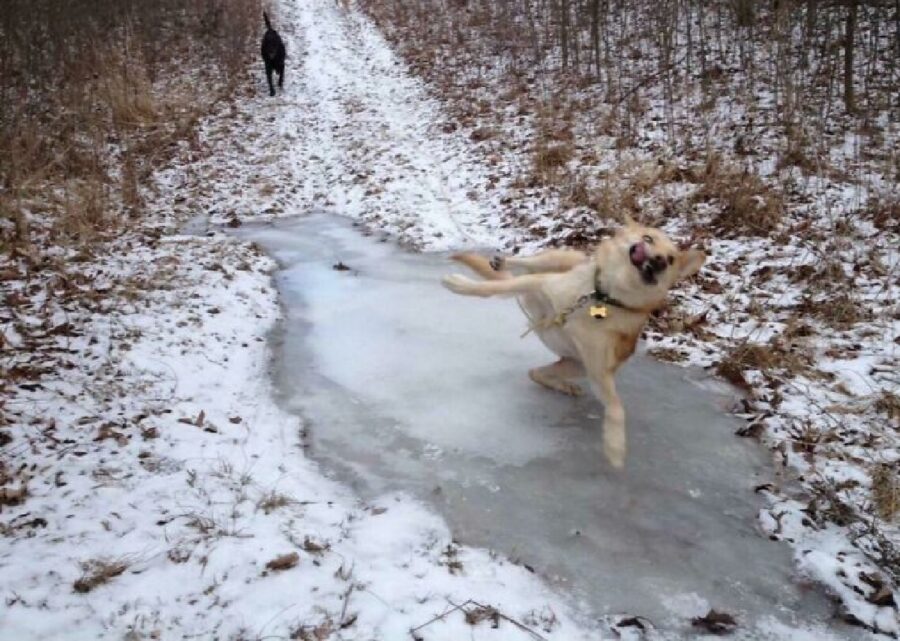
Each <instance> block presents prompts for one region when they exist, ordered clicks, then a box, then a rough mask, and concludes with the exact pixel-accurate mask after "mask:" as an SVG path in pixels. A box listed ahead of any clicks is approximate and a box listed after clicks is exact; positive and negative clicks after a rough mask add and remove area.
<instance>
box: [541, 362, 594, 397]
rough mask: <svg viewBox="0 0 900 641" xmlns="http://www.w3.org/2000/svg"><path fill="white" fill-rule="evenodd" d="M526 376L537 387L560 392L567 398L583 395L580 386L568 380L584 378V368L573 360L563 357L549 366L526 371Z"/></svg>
mask: <svg viewBox="0 0 900 641" xmlns="http://www.w3.org/2000/svg"><path fill="white" fill-rule="evenodd" d="M528 376H529V378H531V380H533V381H534V382H535V383H537V384H538V385H543V386H544V387H546V388H548V389H552V390H555V391H557V392H562V393H563V394H567V395H569V396H581V395H582V394H584V390H583V389H581V386H580V385H578V384H577V383H573V382H572V381H571V380H570V379H573V378H581V377H582V376H584V367H582V365H581V363H579V362H578V361H576V360H575V359H574V358H568V357H566V356H564V357H562V358H560V359H559V360H558V361H556V362H555V363H551V364H550V365H544V366H543V367H535V368H534V369H531V370H528Z"/></svg>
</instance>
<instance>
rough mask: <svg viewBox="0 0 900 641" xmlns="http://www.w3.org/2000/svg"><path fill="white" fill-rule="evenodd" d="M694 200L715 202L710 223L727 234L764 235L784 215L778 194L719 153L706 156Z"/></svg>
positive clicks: (755, 175) (769, 232) (767, 233)
mask: <svg viewBox="0 0 900 641" xmlns="http://www.w3.org/2000/svg"><path fill="white" fill-rule="evenodd" d="M700 179H701V182H700V186H699V188H698V189H697V191H696V192H695V194H694V197H693V200H694V201H695V202H707V203H714V204H715V205H717V206H718V208H719V211H718V213H717V214H716V215H715V216H714V217H713V220H712V223H713V225H714V226H715V227H716V228H717V230H718V231H719V232H720V233H723V234H725V235H726V236H735V235H739V234H747V235H750V236H766V235H769V234H771V233H772V232H773V231H775V229H776V228H777V227H778V225H779V223H780V222H781V219H782V217H783V216H784V201H783V199H782V196H781V194H780V193H779V192H778V191H776V190H775V189H774V188H773V187H771V186H769V185H767V184H766V183H765V182H764V181H763V180H762V178H760V177H759V175H757V174H756V173H754V172H752V171H750V170H749V169H747V168H746V167H741V166H739V165H737V164H734V163H730V162H727V161H725V160H724V159H723V158H722V156H721V155H719V154H717V153H711V154H709V155H708V156H707V160H706V164H705V166H704V168H703V173H702V175H701V176H700Z"/></svg>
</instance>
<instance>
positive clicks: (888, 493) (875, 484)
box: [869, 463, 900, 521]
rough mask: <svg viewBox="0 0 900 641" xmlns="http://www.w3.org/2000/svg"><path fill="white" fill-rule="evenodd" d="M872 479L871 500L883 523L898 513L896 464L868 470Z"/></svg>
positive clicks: (899, 488)
mask: <svg viewBox="0 0 900 641" xmlns="http://www.w3.org/2000/svg"><path fill="white" fill-rule="evenodd" d="M869 476H870V478H871V479H872V499H873V500H874V501H875V509H876V511H877V512H878V516H880V517H881V518H882V519H884V520H885V521H890V520H891V519H893V518H894V516H895V515H896V514H897V512H898V511H900V474H898V472H897V466H896V464H893V465H891V464H888V463H881V464H878V465H875V466H873V467H872V469H871V470H869Z"/></svg>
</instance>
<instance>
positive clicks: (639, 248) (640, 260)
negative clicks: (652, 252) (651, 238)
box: [631, 243, 647, 267]
mask: <svg viewBox="0 0 900 641" xmlns="http://www.w3.org/2000/svg"><path fill="white" fill-rule="evenodd" d="M645 260H647V249H646V248H645V247H644V243H638V244H637V245H635V246H634V248H633V249H632V250H631V262H632V263H634V264H635V265H637V266H638V267H640V266H641V265H643V264H644V261H645Z"/></svg>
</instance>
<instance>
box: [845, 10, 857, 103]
mask: <svg viewBox="0 0 900 641" xmlns="http://www.w3.org/2000/svg"><path fill="white" fill-rule="evenodd" d="M857 4H858V2H857V0H848V2H847V21H846V22H845V27H846V28H845V30H844V108H845V109H846V110H847V113H850V114H852V113H853V111H854V108H855V105H854V96H853V49H854V42H853V38H854V36H855V35H856V11H857Z"/></svg>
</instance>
